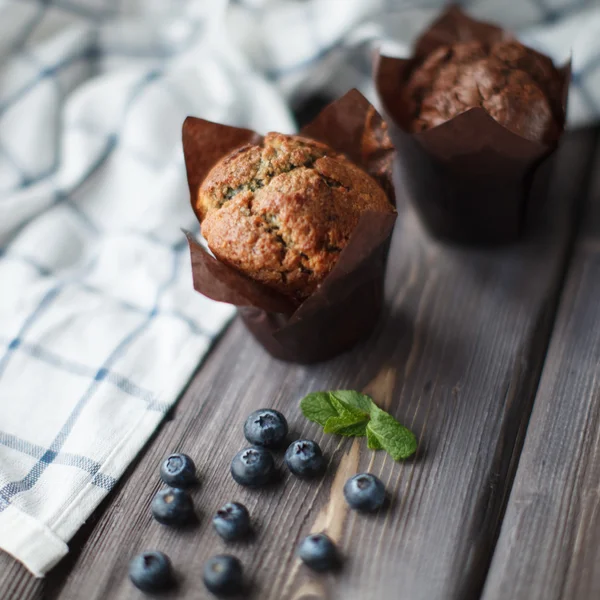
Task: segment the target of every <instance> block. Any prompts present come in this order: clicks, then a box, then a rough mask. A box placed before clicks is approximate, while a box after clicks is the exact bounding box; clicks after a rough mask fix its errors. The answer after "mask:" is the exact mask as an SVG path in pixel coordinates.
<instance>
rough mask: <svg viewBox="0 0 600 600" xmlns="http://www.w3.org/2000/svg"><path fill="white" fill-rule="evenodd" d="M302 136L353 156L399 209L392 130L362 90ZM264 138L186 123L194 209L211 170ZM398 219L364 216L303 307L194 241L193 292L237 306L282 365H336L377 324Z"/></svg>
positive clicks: (196, 121)
mask: <svg viewBox="0 0 600 600" xmlns="http://www.w3.org/2000/svg"><path fill="white" fill-rule="evenodd" d="M300 135H302V136H304V137H309V138H312V139H315V140H318V141H321V142H324V143H326V144H328V145H329V146H331V147H332V148H333V149H334V150H336V151H337V152H341V153H343V154H345V155H346V156H348V157H349V158H350V159H351V160H352V161H353V162H355V163H356V164H358V165H359V166H361V167H362V168H363V169H365V170H366V171H367V172H368V173H369V174H370V175H371V176H372V177H374V178H375V179H376V180H377V181H378V182H379V184H380V185H381V186H382V187H383V189H384V190H385V191H386V193H387V194H388V197H389V198H390V202H392V204H395V194H394V186H393V182H392V163H393V155H394V149H393V146H392V144H391V141H390V139H389V137H388V134H387V126H386V124H385V123H384V122H383V120H382V119H381V117H380V116H379V114H378V113H377V112H376V111H375V109H374V108H373V107H372V106H371V105H370V104H369V102H368V101H367V100H366V99H365V98H364V97H363V96H362V95H361V94H360V93H359V92H358V91H357V90H351V91H350V92H348V93H347V94H346V95H345V96H343V97H342V98H340V99H339V100H337V101H336V102H333V103H332V104H330V105H329V106H327V107H326V108H325V109H324V110H323V111H322V112H321V113H320V114H319V115H318V117H317V118H316V119H315V120H314V121H313V122H312V123H310V124H309V125H307V126H306V127H304V128H303V129H302V131H301V132H300ZM261 139H262V138H261V136H259V135H258V134H257V133H255V132H253V131H249V130H247V129H240V128H237V127H229V126H227V125H219V124H217V123H211V122H209V121H205V120H203V119H196V118H194V117H188V118H187V119H186V120H185V122H184V124H183V151H184V156H185V163H186V169H187V175H188V183H189V187H190V197H191V202H192V206H193V207H194V209H195V201H196V197H197V195H198V189H199V187H200V185H201V184H202V181H203V180H204V178H205V177H206V175H207V174H208V172H209V171H210V169H211V168H212V167H213V166H214V165H215V164H216V163H217V162H218V161H219V160H220V159H221V158H223V157H224V156H225V155H227V154H228V153H230V152H232V151H233V150H235V149H237V148H239V147H240V146H243V145H245V144H249V143H251V144H254V143H258V142H260V141H261ZM196 216H197V217H198V219H199V220H200V215H199V214H198V213H196ZM396 216H397V215H396V214H395V213H392V214H390V213H378V212H365V213H363V214H362V215H361V218H360V220H359V223H358V225H357V227H356V229H355V231H354V232H353V234H352V236H351V237H350V240H349V242H348V245H347V246H346V247H345V248H344V249H343V250H342V252H341V253H340V256H339V259H338V261H337V263H336V264H335V267H334V268H333V269H332V271H331V273H329V275H328V276H327V277H326V278H325V279H324V281H323V282H322V283H321V285H319V287H318V288H317V289H316V290H315V292H314V293H313V294H312V295H311V296H309V297H308V298H307V299H306V300H305V301H304V302H302V303H301V304H300V305H297V304H295V303H294V302H293V301H292V300H291V299H290V298H288V297H286V296H284V295H283V294H280V293H279V292H276V291H274V290H272V289H271V288H269V287H267V286H265V285H263V284H261V283H259V282H257V281H254V280H253V279H250V278H249V277H246V276H245V275H244V274H243V273H241V272H239V271H237V270H235V269H233V268H231V267H229V266H228V265H226V264H224V263H222V262H220V261H219V260H218V259H217V258H215V257H214V256H212V255H211V254H210V253H209V252H208V251H207V250H206V249H205V248H204V247H203V246H202V245H200V244H198V243H197V242H196V241H194V239H193V238H192V236H191V235H189V234H188V243H189V247H190V255H191V260H192V275H193V281H194V288H195V289H196V290H197V291H198V292H200V293H202V294H204V295H205V296H208V297H209V298H212V299H214V300H218V301H220V302H227V303H229V304H233V305H235V306H237V307H238V312H239V313H240V315H241V317H242V319H243V321H244V323H245V324H246V326H247V327H248V329H249V330H250V331H251V332H252V333H253V335H254V336H255V337H256V339H257V340H258V341H259V342H260V343H261V344H262V345H263V346H264V347H265V349H266V350H267V351H268V352H269V353H270V354H272V355H273V356H275V357H276V358H279V359H282V360H286V361H293V362H299V363H311V362H316V361H320V360H325V359H327V358H331V357H333V356H335V355H337V354H339V353H340V352H343V351H345V350H348V349H349V348H351V347H352V346H353V345H354V344H356V343H357V342H359V341H360V340H362V339H364V338H366V337H367V336H368V335H369V334H370V333H371V331H372V330H373V328H374V326H375V324H376V323H377V319H378V316H379V314H380V312H381V307H382V304H383V282H384V275H385V267H386V262H387V255H388V251H389V244H390V239H391V234H392V230H393V227H394V222H395V220H396Z"/></svg>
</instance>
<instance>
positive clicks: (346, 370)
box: [0, 132, 595, 600]
mask: <svg viewBox="0 0 600 600" xmlns="http://www.w3.org/2000/svg"><path fill="white" fill-rule="evenodd" d="M594 144H595V134H594V133H592V132H579V133H575V134H570V135H569V136H568V137H567V139H566V140H565V142H564V145H563V149H562V160H561V161H560V163H559V164H558V169H557V172H556V178H555V183H554V185H553V187H552V197H551V199H550V202H549V206H548V207H547V210H545V211H543V213H541V216H542V218H541V219H540V220H539V222H538V223H537V227H536V228H535V231H534V232H533V234H532V235H531V236H530V237H529V238H528V239H527V240H526V241H524V242H522V243H520V244H517V245H515V246H512V247H510V248H504V249H496V250H483V251H482V250H467V249H457V248H447V247H443V246H440V245H438V244H436V243H434V242H431V241H430V240H428V239H427V238H426V236H425V235H424V234H423V232H422V231H421V229H420V227H419V225H418V223H417V221H416V219H415V216H414V214H413V213H412V211H411V210H410V209H406V208H403V209H402V214H401V217H400V219H399V224H398V226H397V228H396V232H395V237H394V243H393V246H392V260H391V262H390V268H389V272H388V283H389V285H388V291H387V296H388V299H389V306H390V308H389V311H388V313H387V314H386V316H385V319H384V320H383V321H382V323H381V325H380V327H379V329H378V331H377V332H376V334H375V335H374V336H373V337H372V338H371V339H370V340H369V341H368V342H367V343H365V344H364V345H362V346H361V347H359V348H357V349H356V350H355V351H354V352H352V353H349V354H347V355H344V356H341V357H339V358H338V359H335V360H333V361H330V362H328V363H325V364H321V365H318V366H313V367H301V366H292V365H286V364H283V363H279V362H276V361H274V360H272V359H270V358H269V357H268V356H267V355H266V354H265V353H264V352H263V351H262V350H261V349H260V348H259V347H258V346H257V344H256V343H255V342H254V341H253V340H252V339H251V338H250V336H249V335H248V334H247V333H246V332H245V331H244V329H243V327H242V325H241V323H239V322H236V323H235V324H234V325H233V326H232V327H231V328H230V329H229V331H227V333H226V334H225V335H224V336H223V338H222V339H221V341H220V342H219V343H218V345H217V347H216V348H215V349H214V351H213V352H212V353H211V355H210V357H209V358H208V360H207V361H206V363H205V364H204V365H203V367H202V368H201V369H200V370H199V372H198V374H197V375H196V377H195V378H194V380H193V382H192V383H191V385H190V387H189V389H188V390H187V392H186V393H185V395H184V397H183V398H182V399H181V401H180V403H179V405H178V407H177V409H176V410H175V412H174V414H173V418H172V419H171V420H170V421H168V422H166V423H165V424H164V426H163V427H162V428H161V429H160V431H159V432H158V434H157V435H156V436H155V438H154V439H153V440H152V441H151V442H150V443H149V445H148V447H147V449H146V450H145V452H144V453H143V454H142V456H141V457H140V459H139V460H138V461H137V462H136V464H134V465H133V466H132V468H131V469H130V471H129V473H128V474H127V476H126V477H125V478H124V479H123V480H122V482H121V483H120V484H119V486H118V488H117V489H116V490H115V491H114V493H112V494H111V496H110V498H108V499H107V501H106V502H105V503H104V504H103V506H101V507H100V509H99V510H98V511H97V512H96V513H95V515H94V517H93V518H92V519H91V522H90V523H89V524H86V526H85V527H84V528H83V529H82V531H81V532H80V533H79V534H78V535H77V536H76V538H75V539H74V540H73V542H72V544H71V547H72V552H71V554H70V555H69V556H68V557H67V558H66V559H65V560H64V561H63V562H62V563H61V564H60V565H59V566H58V567H57V568H56V569H55V570H54V571H53V572H51V573H50V574H49V576H48V577H47V578H46V580H44V581H36V580H33V579H32V578H31V577H29V576H28V575H27V574H26V572H25V570H24V569H23V568H22V567H20V566H18V565H16V564H15V563H14V562H13V561H12V560H11V559H9V558H8V557H5V556H4V557H2V559H1V560H0V589H1V590H2V594H3V595H1V597H2V598H3V599H4V598H7V599H9V600H12V599H18V600H29V599H30V598H48V599H53V598H58V599H60V600H71V599H80V598H85V599H86V600H88V599H89V600H92V599H104V598H110V599H116V600H119V599H125V598H132V599H135V598H141V597H142V595H141V594H140V593H139V592H137V591H136V590H135V589H134V588H133V587H132V585H131V584H130V583H129V581H128V580H127V563H128V561H129V559H130V557H131V556H132V555H133V554H135V553H137V552H139V551H141V550H144V549H149V548H157V549H161V550H164V551H165V552H167V553H168V554H169V555H170V556H171V558H172V560H173V562H174V564H175V566H176V568H177V570H178V573H179V576H180V577H179V578H180V584H179V588H178V590H177V591H176V592H173V593H171V594H168V595H167V596H165V597H167V598H194V599H195V598H208V597H209V595H208V593H207V592H206V591H205V590H204V588H203V585H202V581H201V570H202V564H203V562H204V560H205V559H206V558H207V557H208V556H210V555H212V554H215V553H218V552H223V551H228V552H231V553H233V554H236V555H238V556H239V557H240V558H241V559H242V561H243V563H244V565H245V569H246V573H247V576H248V580H249V581H251V583H252V585H251V589H250V591H249V593H248V595H247V597H251V598H257V599H260V600H269V599H271V600H292V599H293V600H301V599H303V600H309V599H318V598H328V599H342V598H343V599H345V600H346V599H348V600H367V599H369V598H377V599H381V600H387V599H390V600H391V599H394V600H396V599H400V600H403V599H407V600H408V599H410V600H438V599H440V600H441V599H444V600H446V599H449V600H470V599H472V598H478V597H479V596H480V593H481V590H482V587H483V585H484V582H485V577H486V573H487V570H488V567H489V563H490V560H491V557H492V553H493V549H494V546H495V543H496V540H497V536H498V533H499V530H500V525H501V521H502V517H503V513H504V508H505V504H506V500H507V497H508V494H509V491H510V486H511V483H512V479H513V476H514V473H515V470H516V467H517V463H518V457H519V454H520V450H521V445H522V441H523V437H524V434H525V431H526V428H527V423H528V421H529V416H530V411H531V407H532V404H533V398H534V395H535V390H536V388H537V384H538V381H539V375H540V371H541V367H542V363H543V359H544V355H545V352H546V348H547V345H548V340H549V338H550V335H551V329H552V324H553V318H554V315H555V310H556V304H557V302H558V298H559V295H560V289H561V285H562V282H563V276H564V270H565V264H566V260H567V258H568V254H569V252H568V250H569V247H570V243H569V242H570V238H571V236H572V233H573V226H572V219H571V215H572V213H573V212H574V208H575V206H576V204H577V196H578V195H579V193H580V191H581V190H582V189H583V187H584V185H585V179H586V177H585V176H586V174H587V172H588V166H589V165H588V157H589V156H591V154H592V149H593V146H594ZM482 201H484V199H482ZM591 347H592V346H591V343H590V348H591ZM331 388H354V389H364V390H367V391H368V392H370V393H371V394H372V396H373V397H374V398H375V400H376V401H377V402H378V403H379V404H380V405H382V406H385V407H387V408H388V409H389V410H390V411H391V412H392V413H393V414H395V415H396V416H397V417H398V418H399V419H400V420H401V421H403V422H404V423H406V424H408V425H410V426H412V427H413V429H414V430H415V432H416V433H417V435H418V436H419V438H420V447H419V451H418V455H417V456H416V458H415V459H414V460H411V461H410V462H407V463H404V464H398V463H394V462H393V461H392V460H391V459H390V458H389V457H387V456H386V455H385V454H383V453H381V452H379V453H373V452H371V451H368V450H367V449H366V445H365V443H364V441H358V440H357V441H352V440H340V439H338V438H335V437H332V436H324V435H323V434H321V433H319V431H318V428H317V427H316V426H314V425H313V424H311V423H308V422H307V421H306V420H305V419H304V418H303V417H302V416H301V415H300V413H299V410H298V400H299V399H300V398H301V397H302V396H303V395H304V394H306V393H307V392H309V391H314V390H318V389H331ZM262 406H272V407H275V408H278V409H280V410H282V411H283V412H284V413H285V414H286V415H287V417H288V419H289V421H290V425H291V429H292V431H293V433H294V435H296V436H300V435H302V436H308V437H312V438H314V439H316V440H317V441H318V442H319V443H320V444H321V445H322V447H323V449H324V451H325V453H326V455H327V457H328V458H329V460H330V466H329V469H328V471H327V474H326V476H325V477H323V479H321V480H319V481H317V482H302V481H298V480H296V479H294V478H292V477H291V476H289V474H287V473H285V472H284V471H282V477H281V480H280V481H279V483H278V484H276V485H273V486H272V487H271V488H269V489H265V490H260V491H250V490H246V489H243V488H240V487H239V486H237V485H236V484H235V483H234V482H233V480H232V479H231V477H230V476H229V472H228V466H229V462H230V460H231V457H232V456H233V455H234V454H235V452H236V451H237V450H238V449H240V448H242V447H243V446H244V445H245V443H244V439H243V435H242V431H241V424H242V423H243V420H244V418H245V417H246V415H247V414H248V413H249V412H250V411H252V410H254V409H256V408H258V407H262ZM174 450H182V451H185V452H187V453H189V454H190V455H191V456H193V457H194V459H196V461H197V464H198V465H199V470H200V472H201V475H202V483H201V485H200V487H199V488H198V489H197V490H196V491H195V492H194V497H195V500H196V504H197V507H198V511H199V514H200V524H199V526H198V527H196V528H194V529H191V530H188V531H184V532H177V531H173V530H170V529H168V528H166V527H163V526H160V525H159V524H158V523H156V522H154V521H153V520H152V518H151V516H150V514H149V510H148V507H149V503H150V500H151V498H152V495H153V494H154V492H155V491H156V490H157V489H159V487H160V486H159V481H158V477H157V467H158V465H159V463H160V460H161V458H162V457H163V456H165V455H166V454H168V453H169V452H171V451H174ZM280 459H281V456H280V457H279V462H280ZM582 468H583V463H582ZM364 470H369V471H371V472H373V473H376V474H378V475H379V476H381V478H382V479H383V481H384V482H385V483H386V486H387V488H388V490H389V492H390V494H391V504H390V506H389V508H388V509H387V510H385V511H382V512H381V513H380V514H378V515H376V516H372V517H364V516H360V515H357V514H355V513H349V512H348V511H347V509H346V505H345V503H344V501H343V498H342V494H341V489H342V486H343V483H344V481H345V479H346V478H348V477H349V476H350V475H352V474H354V473H355V472H358V471H364ZM590 498H591V500H590V502H591V501H593V498H594V497H593V496H590ZM227 500H238V501H241V502H244V503H245V504H246V505H247V506H248V508H249V509H250V512H251V515H252V517H253V520H254V522H255V524H256V535H255V539H254V540H253V541H252V542H251V543H245V544H233V545H225V544H224V543H223V542H222V541H220V540H219V539H218V538H217V536H216V534H215V533H214V532H213V530H212V525H211V523H210V517H211V515H212V513H214V511H215V510H216V509H217V508H218V507H219V506H220V505H221V504H222V503H223V502H225V501H227ZM590 506H591V505H590ZM317 530H326V531H327V532H328V533H329V534H330V535H331V536H332V537H333V538H335V539H336V540H337V542H338V544H339V547H340V549H341V552H342V554H343V556H344V566H343V569H342V570H341V572H339V573H336V574H328V575H320V576H315V575H313V574H311V573H309V572H308V571H307V570H306V569H305V568H304V567H302V566H301V565H299V563H298V561H297V560H296V559H295V557H294V550H295V547H296V545H297V543H298V541H299V540H300V539H301V538H302V536H304V535H306V534H307V533H308V532H309V531H317Z"/></svg>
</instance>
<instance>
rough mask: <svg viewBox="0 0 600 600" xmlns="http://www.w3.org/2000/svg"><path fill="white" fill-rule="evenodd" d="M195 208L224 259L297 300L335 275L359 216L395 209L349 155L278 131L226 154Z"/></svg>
mask: <svg viewBox="0 0 600 600" xmlns="http://www.w3.org/2000/svg"><path fill="white" fill-rule="evenodd" d="M195 209H196V213H197V214H198V215H199V217H200V219H201V223H202V235H203V236H204V238H205V239H206V241H207V244H208V246H209V248H210V250H211V251H212V252H213V254H214V255H215V257H216V258H217V259H218V260H219V261H221V262H223V263H225V264H227V265H229V266H230V267H233V268H234V269H236V270H237V271H240V272H242V273H243V274H245V275H246V276H247V277H250V278H251V279H253V280H255V281H257V282H259V283H262V284H264V285H265V286H267V287H269V288H271V289H273V290H275V291H277V292H279V293H281V294H283V295H285V296H286V297H288V298H290V299H292V300H293V301H294V302H296V303H301V302H302V301H303V300H305V299H306V298H307V297H308V296H310V295H311V294H312V293H313V292H314V291H315V289H316V288H317V286H318V285H319V284H320V283H321V282H322V281H323V280H324V279H325V277H326V276H327V275H328V274H329V273H330V272H331V270H332V269H333V267H334V265H335V264H336V262H337V260H338V258H339V256H340V253H341V251H342V250H343V249H344V248H345V247H346V245H347V244H348V241H349V239H350V236H351V235H352V232H353V231H354V230H355V228H356V226H357V225H358V222H359V219H360V216H361V214H362V213H364V212H366V211H373V212H380V213H394V212H395V209H394V207H393V206H392V204H391V203H390V201H389V199H388V197H387V195H386V193H385V192H384V190H383V189H382V188H381V187H380V186H379V184H378V183H377V182H376V181H375V180H374V179H373V178H372V177H371V176H370V175H368V174H367V173H366V172H365V171H363V170H362V169H361V168H359V167H358V166H356V165H355V164H354V163H352V162H351V161H349V160H348V159H347V158H346V157H345V156H344V155H342V154H340V153H339V152H336V151H334V150H333V149H332V148H330V147H328V146H326V145H325V144H322V143H320V142H317V141H314V140H311V139H307V138H303V137H300V136H291V135H283V134H279V133H269V134H267V135H266V136H265V137H264V138H263V139H262V141H261V142H260V143H259V144H248V145H245V146H243V147H241V148H239V149H237V150H235V151H233V152H231V153H230V154H228V155H227V156H225V157H224V158H223V159H221V160H220V161H219V162H218V163H217V164H216V165H215V166H214V167H213V168H212V169H211V171H210V172H209V173H208V175H207V177H206V178H205V179H204V181H203V183H202V185H201V186H200V188H199V190H198V194H197V197H196V201H195Z"/></svg>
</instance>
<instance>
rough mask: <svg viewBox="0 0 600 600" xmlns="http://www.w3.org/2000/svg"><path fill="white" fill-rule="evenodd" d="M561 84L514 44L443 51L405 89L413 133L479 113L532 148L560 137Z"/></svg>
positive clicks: (541, 61)
mask: <svg viewBox="0 0 600 600" xmlns="http://www.w3.org/2000/svg"><path fill="white" fill-rule="evenodd" d="M560 86H561V79H560V77H559V75H558V73H557V70H556V69H555V67H554V65H553V63H552V61H551V60H550V58H548V57H546V56H543V55H541V54H539V53H538V52H535V51H534V50H531V49H530V48H526V47H525V46H523V45H522V44H520V43H519V42H517V41H515V40H501V41H496V42H493V43H490V44H486V43H483V42H480V41H468V42H460V43H455V44H453V45H450V46H441V47H439V48H437V49H436V50H435V51H434V52H432V53H431V54H429V56H427V57H426V58H425V60H424V61H423V62H422V63H421V64H420V66H419V67H417V68H416V69H415V70H414V71H413V72H412V74H411V76H410V78H409V80H408V82H407V85H406V90H405V94H406V101H407V103H408V105H409V110H410V115H411V122H410V128H411V131H413V132H418V131H424V130H427V129H431V128H432V127H435V126H437V125H440V124H442V123H445V122H446V121H448V120H450V119H452V118H453V117H455V116H457V115H459V114H461V113H463V112H465V111H467V110H469V109H470V108H475V107H482V108H483V109H485V111H486V112H487V113H488V114H489V115H490V116H491V117H493V118H494V119H495V120H496V121H497V122H498V123H500V125H503V126H504V127H506V128H507V129H509V130H511V131H513V132H514V133H516V134H518V135H520V136H522V137H524V138H526V139H528V140H531V141H535V142H543V143H552V142H553V141H555V140H556V139H557V138H558V136H559V135H560V132H561V127H562V123H561V114H562V111H563V109H562V106H561V105H560V103H559V99H560Z"/></svg>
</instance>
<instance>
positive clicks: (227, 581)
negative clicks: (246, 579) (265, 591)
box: [203, 554, 242, 596]
mask: <svg viewBox="0 0 600 600" xmlns="http://www.w3.org/2000/svg"><path fill="white" fill-rule="evenodd" d="M203 579H204V585H205V586H206V587H207V588H208V589H209V591H211V592H212V593H213V594H216V595H218V596H221V595H222V596H228V595H230V594H236V593H238V592H239V591H240V590H241V589H242V563H241V562H240V561H239V559H237V558H236V557H235V556H229V555H228V554H219V555H217V556H213V557H212V558H209V559H208V560H207V561H206V563H205V564H204V575H203Z"/></svg>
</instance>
